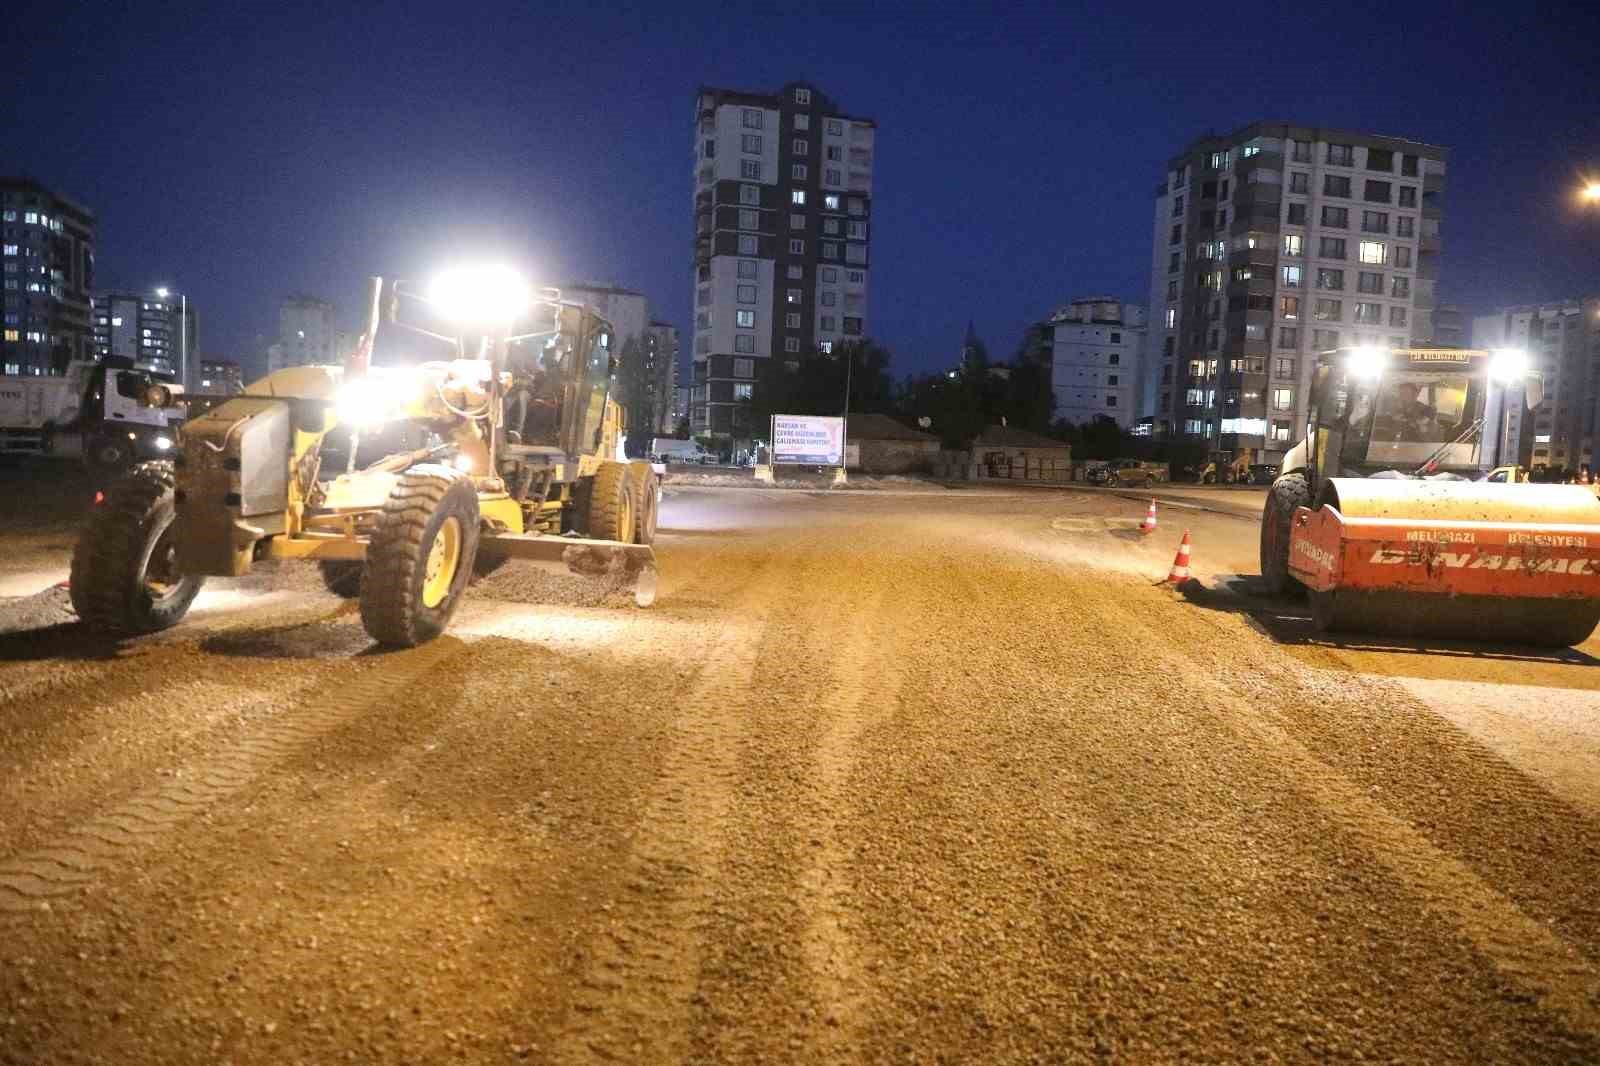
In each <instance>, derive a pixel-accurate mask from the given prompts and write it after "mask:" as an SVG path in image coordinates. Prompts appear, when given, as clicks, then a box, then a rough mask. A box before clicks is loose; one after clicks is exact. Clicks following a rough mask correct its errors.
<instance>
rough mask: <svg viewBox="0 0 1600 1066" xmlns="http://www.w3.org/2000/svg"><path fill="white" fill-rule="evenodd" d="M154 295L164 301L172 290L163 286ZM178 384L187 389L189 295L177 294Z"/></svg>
mask: <svg viewBox="0 0 1600 1066" xmlns="http://www.w3.org/2000/svg"><path fill="white" fill-rule="evenodd" d="M156 295H157V296H159V297H161V298H162V299H163V300H165V299H166V298H167V297H168V296H170V295H172V290H171V289H169V288H167V287H166V286H165V285H162V286H159V287H158V288H157V289H156ZM178 302H179V311H178V384H180V385H182V386H183V387H184V388H188V387H189V294H188V293H186V292H185V293H179V294H178Z"/></svg>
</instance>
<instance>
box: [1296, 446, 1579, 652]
mask: <svg viewBox="0 0 1600 1066" xmlns="http://www.w3.org/2000/svg"><path fill="white" fill-rule="evenodd" d="M1329 485H1330V491H1329V493H1328V495H1327V496H1325V497H1324V502H1323V504H1322V506H1320V507H1317V508H1314V509H1313V508H1308V507H1301V508H1299V509H1298V510H1296V512H1295V515H1294V519H1293V521H1292V523H1291V529H1290V541H1289V571H1290V573H1291V574H1293V575H1294V576H1295V577H1296V578H1297V579H1299V580H1300V582H1301V583H1303V584H1304V585H1305V586H1306V587H1307V588H1308V589H1309V590H1310V592H1311V608H1312V617H1313V619H1314V621H1315V622H1316V624H1317V626H1318V628H1320V629H1325V630H1336V631H1344V632H1361V633H1381V634H1388V635H1393V636H1404V637H1440V638H1456V639H1466V640H1486V641H1495V642H1507V643H1518V644H1537V645H1546V646H1556V647H1565V646H1570V645H1574V644H1581V643H1582V642H1583V641H1584V640H1586V639H1588V637H1589V635H1590V634H1591V633H1592V632H1594V629H1595V626H1596V625H1600V501H1597V500H1596V498H1595V496H1594V494H1593V493H1592V492H1590V491H1589V490H1587V489H1585V488H1583V487H1581V486H1573V485H1486V484H1481V483H1463V482H1426V481H1423V482H1419V481H1410V480H1400V479H1395V480H1387V479H1374V478H1366V479H1361V478H1333V479H1331V480H1330V482H1329Z"/></svg>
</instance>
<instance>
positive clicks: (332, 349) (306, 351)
mask: <svg viewBox="0 0 1600 1066" xmlns="http://www.w3.org/2000/svg"><path fill="white" fill-rule="evenodd" d="M339 334H340V331H339V327H338V326H337V325H336V324H335V323H334V321H333V305H332V304H331V303H329V302H328V301H327V300H319V299H318V298H317V297H315V296H305V295H299V294H297V295H294V296H289V297H287V298H285V299H284V301H283V303H281V304H279V305H278V342H277V343H276V344H274V345H272V346H271V347H269V348H268V349H267V373H269V374H270V373H272V372H274V371H276V370H282V369H283V368H284V367H286V366H332V365H333V364H335V363H338V362H339V361H340V360H341V359H342V358H344V354H345V353H344V352H341V351H339V350H338V346H339Z"/></svg>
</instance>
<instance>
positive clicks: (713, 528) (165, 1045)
mask: <svg viewBox="0 0 1600 1066" xmlns="http://www.w3.org/2000/svg"><path fill="white" fill-rule="evenodd" d="M1142 514H1143V505H1142V503H1141V502H1139V501H1135V500H1129V499H1126V498H1122V497H1119V496H1116V495H1114V494H1110V493H1090V492H1059V491H1048V492H1039V491H1036V490H1016V491H1006V490H998V491H989V490H982V489H974V490H954V491H948V492H937V493H925V494H923V495H920V496H912V495H910V494H905V495H901V494H872V493H859V494H848V493H831V494H830V493H829V492H827V491H817V492H795V491H782V490H777V489H774V490H758V489H751V488H726V489H716V488H673V489H669V495H668V498H667V499H666V501H665V504H664V508H663V511H662V519H661V521H662V533H661V536H660V540H659V543H658V549H659V555H660V559H661V565H662V572H663V582H662V588H661V592H660V598H659V600H658V601H657V604H656V606H655V607H654V608H652V609H650V610H648V611H638V610H635V609H633V608H631V607H628V606H626V603H627V600H626V597H624V596H619V595H616V594H615V593H614V592H613V591H606V590H595V589H592V588H588V587H585V586H577V585H574V586H568V585H566V584H564V583H562V582H559V581H555V582H552V581H548V580H544V579H538V578H536V577H530V576H529V575H527V574H524V573H520V572H518V571H517V569H516V567H515V566H514V565H513V566H511V567H508V568H506V570H504V571H501V572H500V573H497V574H496V575H494V576H493V577H492V578H490V579H488V580H486V581H484V582H481V583H480V584H479V585H478V586H477V587H475V588H474V589H473V590H472V591H471V593H470V596H469V600H468V602H467V603H466V605H465V606H464V607H463V608H462V610H461V612H460V613H459V614H458V616H457V618H456V621H455V624H454V625H453V627H452V629H451V632H450V633H449V634H448V635H447V636H445V637H444V638H441V639H440V640H438V641H435V642H434V643H432V644H430V645H428V646H425V647H422V648H418V649H414V650H410V651H404V652H397V653H377V652H375V651H374V650H373V649H371V648H370V646H369V642H368V641H367V640H366V639H365V637H364V635H363V633H362V630H361V628H360V623H359V619H358V617H357V615H356V613H355V611H354V608H353V606H352V605H350V604H346V603H343V602H341V601H339V600H337V599H335V598H333V597H332V596H330V595H327V594H325V593H323V592H322V591H321V587H320V584H319V583H318V582H317V581H316V578H315V575H314V574H310V573H309V572H308V571H306V570H303V569H299V568H286V569H282V570H278V571H264V572H263V573H261V574H260V575H257V576H253V577H252V578H250V579H248V580H247V581H244V582H240V583H235V584H226V583H221V582H216V583H213V584H212V585H210V586H208V587H207V590H206V592H205V593H203V594H202V598H201V599H200V600H199V601H197V605H196V609H195V611H194V613H193V614H192V615H191V617H190V618H189V620H187V621H186V622H185V623H184V624H183V625H181V626H179V627H178V628H176V629H174V630H172V631H169V632H168V633H165V634H162V635H159V636H157V637H153V638H148V639H144V640H140V641H134V642H129V643H126V644H114V643H107V642H105V641H102V640H98V639H95V638H94V637H92V636H91V635H90V634H86V633H84V632H82V631H81V630H80V629H79V627H78V626H77V625H76V624H75V623H74V622H73V621H72V618H71V615H70V611H69V610H68V609H67V608H65V606H64V603H63V602H62V599H61V596H60V593H59V591H56V592H49V591H45V590H43V589H41V590H40V595H37V596H33V597H28V598H16V599H11V600H4V601H0V1062H4V1063H72V1062H107V1063H215V1062H232V1063H258V1062H259V1063H272V1064H282V1063H292V1062H306V1063H327V1062H333V1061H355V1062H416V1063H437V1062H447V1061H471V1062H523V1061H529V1062H553V1063H568V1062H574V1063H579V1062H640V1063H661V1062H773V1061H796V1062H984V1063H990V1062H997V1063H1003V1062H1061V1061H1107V1060H1115V1061H1127V1062H1156V1061H1205V1062H1214V1061H1242V1060H1251V1061H1256V1060H1260V1061H1312V1060H1315V1061H1326V1060H1339V1061H1351V1060H1384V1061H1405V1062H1502V1061H1503V1062H1573V1063H1577V1062H1590V1063H1592V1062H1596V1061H1600V804H1596V803H1595V802H1594V797H1593V795H1591V794H1590V790H1592V789H1597V788H1600V784H1597V783H1596V782H1595V781H1594V779H1593V778H1592V777H1586V776H1585V775H1582V774H1572V773H1567V774H1565V775H1563V774H1562V773H1560V772H1558V770H1557V769H1551V770H1550V772H1548V773H1546V772H1545V769H1546V768H1549V767H1555V766H1557V764H1562V765H1566V764H1565V763H1562V760H1563V759H1564V758H1566V757H1567V756H1566V755H1564V754H1563V753H1562V752H1561V751H1555V750H1544V749H1541V748H1540V745H1539V741H1538V738H1537V737H1535V738H1534V739H1531V740H1530V739H1529V738H1528V737H1527V736H1524V735H1522V734H1519V736H1520V737H1521V741H1520V742H1519V743H1521V747H1519V748H1517V749H1516V750H1515V751H1510V752H1509V753H1508V750H1507V749H1503V748H1502V747H1500V746H1498V745H1497V744H1496V743H1495V742H1493V740H1492V738H1491V737H1490V736H1489V734H1488V733H1482V732H1480V731H1477V730H1476V729H1475V727H1472V726H1471V725H1470V724H1469V725H1467V726H1464V725H1462V724H1461V721H1463V720H1464V719H1460V718H1459V717H1458V718H1455V719H1453V718H1452V717H1451V716H1447V715H1445V714H1443V713H1441V712H1440V711H1439V710H1438V709H1436V708H1435V707H1434V706H1432V705H1431V704H1430V702H1429V693H1430V691H1431V690H1430V689H1429V688H1428V687H1427V686H1428V685H1429V684H1444V683H1445V682H1446V681H1449V682H1451V683H1455V684H1478V685H1481V686H1482V687H1483V691H1484V693H1486V695H1485V696H1484V697H1483V698H1484V699H1485V700H1488V701H1489V702H1490V703H1492V704H1494V706H1495V707H1496V708H1497V713H1500V711H1501V710H1503V709H1504V707H1511V706H1512V705H1514V704H1515V703H1516V701H1517V700H1519V699H1520V700H1528V699H1530V698H1536V697H1530V696H1529V693H1536V692H1537V691H1550V692H1557V691H1559V692H1561V693H1563V694H1564V697H1565V698H1566V699H1568V700H1569V701H1572V700H1576V701H1577V703H1583V702H1584V700H1583V695H1584V694H1585V693H1587V694H1588V696H1589V697H1592V699H1591V700H1590V701H1589V702H1588V703H1587V706H1588V707H1590V708H1591V709H1592V710H1593V711H1594V713H1595V714H1596V715H1600V691H1596V690H1597V689H1600V669H1597V668H1596V660H1595V659H1594V658H1592V657H1591V655H1600V645H1597V644H1596V643H1595V642H1591V643H1590V644H1589V645H1588V646H1587V647H1586V649H1585V650H1583V651H1576V652H1572V653H1564V654H1563V655H1558V656H1548V655H1546V656H1533V655H1531V654H1529V653H1524V652H1519V651H1516V650H1507V649H1498V650H1496V651H1494V652H1493V653H1492V654H1491V653H1486V652H1484V651H1482V650H1481V649H1480V650H1477V651H1472V650H1461V649H1456V650H1454V651H1452V652H1451V653H1450V654H1449V655H1444V654H1443V653H1440V654H1438V655H1435V654H1433V653H1432V652H1431V651H1430V650H1428V649H1420V648H1416V647H1404V646H1401V647H1391V648H1387V649H1385V648H1376V649H1375V648H1373V647H1372V646H1369V645H1363V646H1360V647H1351V646H1345V645H1341V644H1337V643H1332V642H1327V641H1323V640H1319V639H1314V636H1313V634H1312V633H1311V631H1310V628H1309V625H1308V623H1307V622H1306V620H1305V619H1304V618H1303V617H1301V612H1298V610H1297V609H1296V608H1295V607H1294V605H1273V604H1269V603H1266V602H1265V601H1259V600H1256V599H1255V598H1254V597H1253V595H1252V588H1251V583H1250V582H1249V580H1248V578H1241V577H1239V576H1238V575H1240V574H1247V573H1248V571H1249V569H1250V560H1251V559H1252V558H1253V554H1254V537H1255V529H1254V526H1252V525H1250V524H1249V523H1248V522H1244V521H1241V520H1239V519H1236V518H1228V517H1225V516H1220V515H1215V514H1207V513H1203V512H1189V513H1186V512H1182V511H1179V510H1177V509H1176V508H1166V509H1164V510H1163V513H1162V522H1161V525H1160V526H1159V528H1158V532H1157V534H1155V535H1154V536H1151V537H1147V538H1141V537H1140V536H1139V534H1138V533H1137V532H1136V531H1135V530H1134V529H1133V526H1134V525H1136V524H1137V521H1138V518H1139V517H1140V516H1141V515H1142ZM1185 527H1189V528H1192V529H1193V531H1194V533H1195V541H1196V564H1195V565H1196V570H1197V576H1199V577H1200V578H1201V583H1200V584H1199V585H1196V586H1191V587H1190V588H1189V589H1187V591H1186V594H1185V593H1179V592H1175V591H1173V590H1171V589H1168V588H1165V587H1160V586H1157V585H1155V584H1154V583H1153V579H1155V578H1158V577H1160V576H1161V575H1162V574H1164V573H1165V572H1166V569H1167V564H1168V563H1169V562H1170V560H1171V554H1172V550H1173V548H1174V546H1175V544H1176V541H1177V538H1178V536H1179V535H1180V534H1181V532H1182V530H1183V528H1185ZM39 536H41V537H43V538H45V539H46V540H48V539H49V538H50V537H51V536H55V537H56V539H59V534H58V533H57V534H52V533H51V532H50V531H49V530H45V531H42V532H41V533H39ZM52 543H53V542H52ZM50 558H51V559H54V558H55V557H54V556H51V557H50ZM13 563H14V561H13ZM14 565H20V564H14ZM39 565H40V566H42V567H48V566H49V565H52V564H51V562H50V561H49V560H46V561H45V562H41V563H40V564H39ZM1423 662H1426V663H1429V664H1434V665H1432V666H1430V667H1429V668H1428V669H1427V670H1423V669H1419V668H1417V667H1416V666H1414V665H1410V664H1415V663H1423ZM1440 663H1449V664H1451V665H1450V666H1449V667H1448V669H1447V670H1446V668H1445V667H1441V666H1439V665H1437V664H1440ZM1519 664H1520V665H1519ZM1441 670H1444V671H1446V673H1444V674H1441V673H1440V671H1441ZM1441 677H1443V678H1444V680H1440V678H1441ZM1524 677H1534V678H1536V679H1537V685H1540V686H1544V688H1543V689H1542V690H1541V689H1539V688H1536V687H1529V686H1531V685H1533V682H1526V681H1519V678H1524ZM1519 684H1521V685H1522V686H1523V687H1522V688H1521V689H1519V688H1518V686H1519ZM1452 691H1454V690H1452ZM1496 701H1500V702H1496ZM1502 704H1503V705H1504V706H1502ZM1458 710H1459V708H1458ZM1505 713H1510V712H1509V711H1506V712H1505ZM1552 728H1553V727H1552ZM1562 736H1563V737H1565V738H1566V739H1563V740H1561V741H1560V743H1550V744H1546V745H1545V748H1549V749H1558V748H1564V749H1567V751H1569V752H1570V753H1571V755H1572V757H1573V758H1584V759H1592V758H1593V757H1594V750H1593V749H1594V746H1595V745H1594V743H1593V740H1594V738H1593V734H1592V733H1591V734H1583V733H1582V731H1581V730H1578V731H1577V732H1574V733H1572V734H1570V736H1569V735H1568V734H1562ZM1571 737H1578V738H1579V739H1578V740H1572V739H1571ZM1585 737H1586V738H1587V739H1585ZM1584 744H1588V745H1589V747H1588V748H1586V749H1585V750H1582V751H1578V750H1576V749H1578V748H1582V747H1583V745H1584ZM1582 765H1590V764H1588V763H1584V764H1582Z"/></svg>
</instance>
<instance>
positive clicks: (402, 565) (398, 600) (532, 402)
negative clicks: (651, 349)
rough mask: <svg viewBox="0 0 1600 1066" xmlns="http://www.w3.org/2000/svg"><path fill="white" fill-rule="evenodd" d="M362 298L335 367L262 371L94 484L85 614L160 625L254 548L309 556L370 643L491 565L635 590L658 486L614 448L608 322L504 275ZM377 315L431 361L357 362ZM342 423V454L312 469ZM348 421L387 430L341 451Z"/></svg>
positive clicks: (430, 633) (81, 598) (265, 554)
mask: <svg viewBox="0 0 1600 1066" xmlns="http://www.w3.org/2000/svg"><path fill="white" fill-rule="evenodd" d="M402 302H403V303H405V304H406V305H408V307H411V308H414V309H416V310H417V312H418V313H417V314H416V315H408V316H405V317H402V316H401V314H400V312H399V308H400V306H401V304H402ZM370 306H371V314H370V317H369V321H368V327H367V331H366V333H365V334H364V335H363V337H362V340H361V343H360V344H359V345H358V347H357V349H356V350H355V351H354V352H353V353H351V354H350V356H349V357H348V358H347V359H346V361H345V365H344V366H342V367H332V366H308V367H290V368H286V369H283V370H280V371H277V372H276V373H273V374H269V375H268V376H267V377H265V378H263V379H261V380H260V381H257V382H255V383H254V384H252V385H250V386H249V387H248V388H247V389H246V390H245V391H244V393H243V394H242V395H240V396H237V397H234V398H233V399H230V400H228V401H227V402H226V403H223V404H221V405H220V406H218V407H216V408H214V409H213V410H211V411H208V412H206V413H205V414H204V415H202V416H201V417H199V418H197V419H195V420H193V421H192V422H190V423H189V424H188V425H186V426H185V427H184V431H183V434H182V442H181V448H180V449H179V450H178V454H177V456H176V458H175V460H173V461H170V462H154V463H145V464H141V465H140V466H139V467H137V468H135V469H134V470H133V471H132V472H131V473H130V475H129V476H128V477H127V478H126V479H124V481H122V482H121V483H119V484H118V485H116V486H114V487H113V488H112V489H111V491H110V492H108V493H107V495H106V499H105V502H104V503H103V504H102V505H101V506H100V507H99V508H98V509H97V511H96V513H95V514H94V515H93V516H92V518H91V520H90V522H89V524H88V525H87V526H86V528H85V529H84V531H83V534H82V536H81V537H80V539H79V542H78V545H77V549H76V551H75V553H74V556H73V568H72V579H71V595H72V601H73V605H74V607H75V608H76V610H77V612H78V614H79V616H80V617H81V618H82V619H83V620H84V621H85V622H87V623H89V624H91V625H94V626H96V627H98V628H101V629H104V630H108V631H112V632H116V633H124V634H133V633H147V632H153V631H156V630H160V629H165V628H167V627H169V626H171V625H174V624H176V623H177V622H178V621H179V620H181V618H182V617H183V615H184V614H185V613H186V612H187V610H188V608H189V606H190V604H191V603H192V602H193V600H194V597H195V595H196V594H197V592H198V591H199V588H200V585H201V583H202V582H203V580H204V579H205V578H206V577H211V576H222V577H237V576H240V575H243V574H246V573H248V572H249V571H250V569H251V567H252V565H253V564H254V563H256V562H257V561H260V560H263V559H298V560H306V561H312V562H315V563H317V564H318V566H319V567H320V569H321V571H322V575H323V579H324V581H325V583H326V584H327V586H328V588H329V589H331V590H332V591H334V592H335V593H338V594H340V595H343V596H348V597H359V599H360V606H361V620H362V623H363V625H364V626H365V627H366V629H367V632H368V633H369V634H370V635H371V636H372V637H373V638H374V639H375V640H376V641H378V642H379V643H380V644H386V645H397V646H410V645H415V644H418V643H421V642H423V641H426V640H429V639H431V638H433V637H435V636H437V635H439V634H440V633H441V632H443V630H444V629H445V627H446V625H447V624H448V623H449V620H450V617H451V616H452V615H453V614H454V612H455V610H456V607H457V606H458V605H459V603H460V601H461V598H462V595H463V593H464V592H465V589H466V587H467V584H468V582H469V581H470V580H471V578H472V576H473V575H474V573H484V572H486V571H487V570H489V569H492V568H493V567H495V566H497V565H499V564H500V563H501V562H503V561H505V560H508V559H520V560H524V561H526V562H528V563H531V564H534V565H537V566H540V567H542V568H544V569H547V570H551V571H554V572H557V573H561V574H568V575H577V576H580V577H585V578H591V579H596V580H606V581H611V582H615V583H617V584H618V585H631V586H632V588H633V591H634V598H635V602H636V603H638V604H639V606H641V607H642V606H648V605H649V604H650V603H651V602H652V601H653V600H654V598H655V586H656V565H655V554H654V551H653V550H652V549H651V547H650V544H651V542H652V541H653V540H654V538H655V528H656V506H657V502H658V498H659V497H658V486H657V479H656V475H655V472H654V470H653V468H652V467H651V466H650V465H649V464H648V463H629V462H624V461H620V459H619V458H618V457H619V455H620V450H619V448H618V446H617V445H618V440H619V436H620V434H621V433H622V431H623V429H624V428H625V427H624V426H623V425H622V418H623V415H622V411H623V408H622V406H621V405H620V404H619V403H617V402H616V399H615V397H614V396H613V395H612V384H613V381H614V380H615V375H616V370H617V365H616V356H615V350H616V345H615V343H614V340H613V334H612V329H611V326H610V324H609V323H608V322H606V321H605V320H604V319H603V318H601V317H600V316H599V315H597V314H596V313H595V312H594V311H593V310H592V309H590V308H587V307H585V306H583V305H582V304H578V303H574V302H570V301H565V300H563V299H562V298H561V295H560V293H559V292H557V291H556V290H549V289H547V290H541V291H539V292H537V293H535V292H534V291H532V290H531V289H529V288H528V287H527V286H526V285H525V284H523V283H522V282H521V281H520V280H518V279H517V278H516V277H515V276H514V275H511V274H509V273H508V272H505V271H472V272H457V273H454V274H450V275H446V276H445V277H443V278H441V279H440V280H439V281H438V282H437V283H435V285H434V286H433V287H432V288H431V289H429V290H428V291H427V292H425V293H424V292H422V291H419V290H416V289H413V288H412V287H411V286H409V285H407V284H406V283H404V282H390V283H385V282H384V281H383V280H382V279H377V278H375V279H373V281H372V290H371V305H370ZM380 323H383V324H385V325H388V326H390V327H391V328H394V329H399V330H405V331H408V332H409V333H410V334H411V335H413V336H414V337H419V338H422V339H423V340H424V341H427V342H431V343H433V344H436V345H443V346H445V351H444V352H443V353H442V354H444V355H446V356H447V358H441V359H434V360H423V361H416V362H409V363H405V364H401V365H384V366H376V365H373V353H374V348H375V342H376V339H377V336H378V330H379V326H380ZM396 429H398V430H400V432H399V433H398V435H396V434H395V432H394V431H395V430H396ZM339 430H342V431H343V432H342V433H340V434H338V436H340V437H342V438H343V440H342V441H341V442H340V443H342V444H343V445H344V452H343V456H344V463H343V466H344V469H343V470H337V469H333V470H330V469H325V468H324V452H325V445H328V444H329V443H330V438H332V437H334V436H335V431H339ZM363 433H365V434H368V435H369V438H374V439H387V440H394V441H401V442H403V445H402V446H401V447H400V450H397V451H395V452H393V453H391V454H387V455H383V456H382V457H381V458H378V459H377V460H376V461H373V462H369V463H367V464H365V465H359V466H358V463H357V456H358V455H360V454H361V452H362V449H361V447H360V441H361V437H362V434H363ZM326 451H327V453H328V454H330V455H332V454H334V449H333V448H331V447H330V448H327V449H326ZM330 465H331V464H330Z"/></svg>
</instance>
